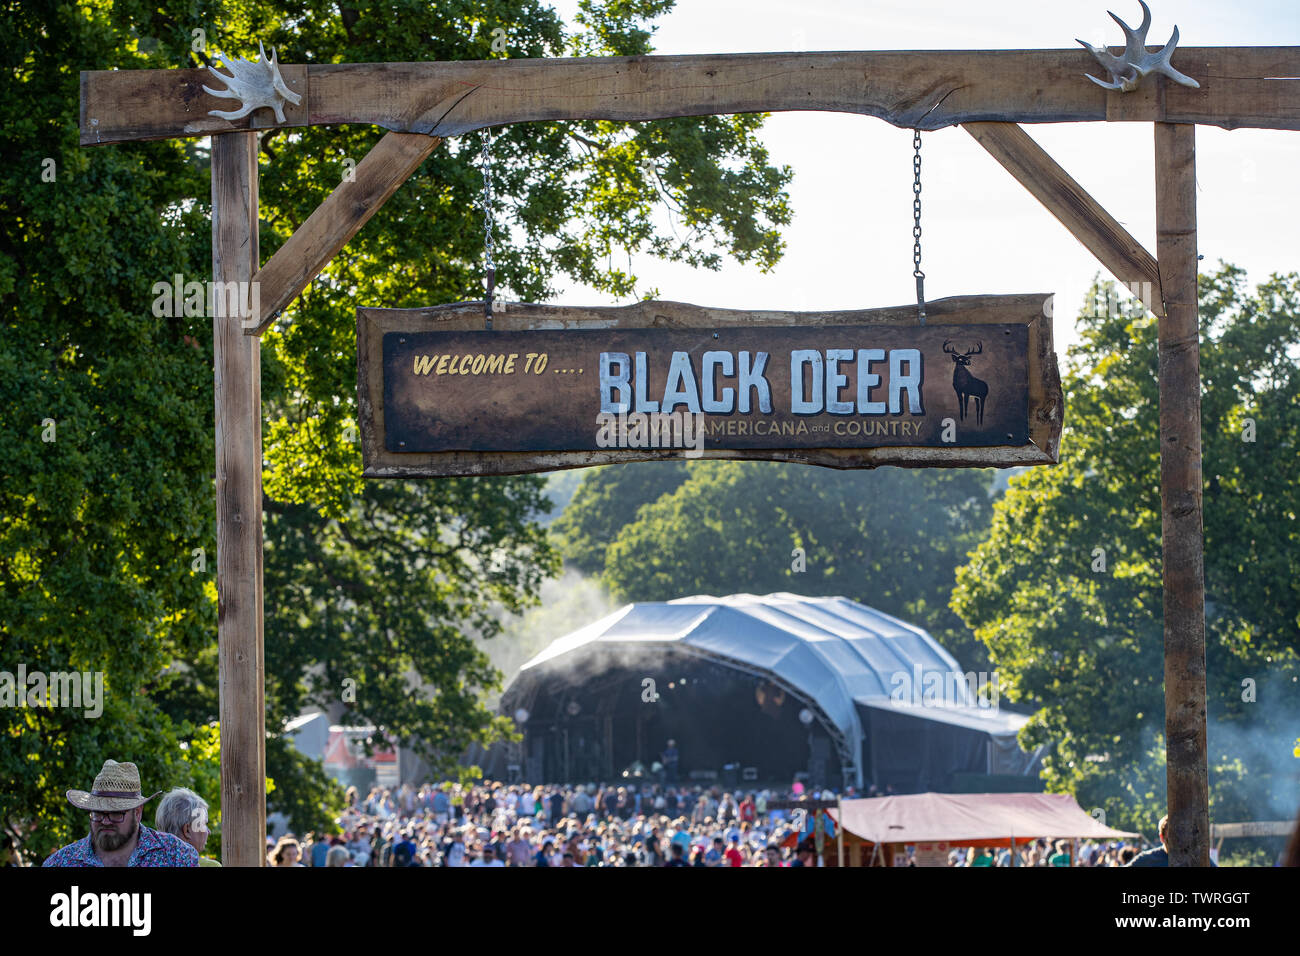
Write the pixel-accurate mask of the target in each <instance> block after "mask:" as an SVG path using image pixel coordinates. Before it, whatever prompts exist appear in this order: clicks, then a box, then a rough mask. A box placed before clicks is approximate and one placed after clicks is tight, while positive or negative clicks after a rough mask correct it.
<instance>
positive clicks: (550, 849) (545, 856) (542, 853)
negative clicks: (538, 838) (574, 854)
mask: <svg viewBox="0 0 1300 956" xmlns="http://www.w3.org/2000/svg"><path fill="white" fill-rule="evenodd" d="M554 854H555V844H554V843H553V842H552V841H551V840H546V841H544V842H543V843H542V848H541V849H540V850H538V851H537V854H536V855H535V856H534V857H533V866H550V865H551V857H552V856H553V855H554Z"/></svg>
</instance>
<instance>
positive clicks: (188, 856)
mask: <svg viewBox="0 0 1300 956" xmlns="http://www.w3.org/2000/svg"><path fill="white" fill-rule="evenodd" d="M139 830H140V841H139V843H138V844H137V846H136V848H135V852H134V853H132V854H131V859H130V860H128V861H127V864H126V865H127V866H198V865H199V851H198V850H196V849H194V847H192V846H190V845H189V844H188V843H186V842H185V841H184V840H182V839H181V838H180V837H178V836H173V835H172V834H170V833H164V832H162V831H161V830H154V829H151V828H149V827H147V826H145V825H144V824H140V826H139ZM42 865H43V866H103V865H104V864H103V863H102V862H101V861H100V859H99V857H97V856H96V855H95V850H94V848H93V847H92V846H91V845H90V836H89V834H88V835H86V836H85V837H83V838H82V839H80V840H78V841H77V842H76V843H69V844H68V845H67V846H65V847H63V848H62V849H60V850H56V851H55V852H54V853H52V854H50V857H49V859H47V860H46V861H45V863H44V864H42Z"/></svg>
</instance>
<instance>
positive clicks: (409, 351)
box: [358, 296, 1060, 477]
mask: <svg viewBox="0 0 1300 956" xmlns="http://www.w3.org/2000/svg"><path fill="white" fill-rule="evenodd" d="M1050 312H1051V307H1050V297H1046V296H985V297H972V298H968V299H951V300H940V301H939V302H934V303H930V304H929V307H928V313H929V320H928V322H927V324H926V325H924V326H921V325H919V324H918V323H917V322H916V319H915V312H914V310H912V311H911V314H910V317H909V318H905V319H902V320H901V321H900V320H899V318H901V316H906V315H908V310H907V309H880V310H868V311H862V312H826V313H790V312H785V313H777V312H770V313H754V312H748V313H747V312H735V311H730V310H718V309H703V308H699V307H696V306H688V305H684V304H681V303H669V302H643V303H638V304H637V305H635V306H628V307H624V308H607V309H575V308H573V307H565V306H536V305H524V306H510V307H509V308H508V309H507V310H506V311H505V312H504V313H499V314H498V315H497V316H496V317H495V320H494V328H493V329H492V330H487V329H484V328H483V319H482V312H481V305H476V304H472V303H471V304H465V305H458V306H445V307H439V308H434V309H420V310H386V309H362V310H360V312H359V316H358V365H359V386H360V388H359V407H360V412H361V415H360V423H361V431H362V442H363V450H364V456H365V463H366V474H367V475H368V476H372V477H377V476H383V475H393V476H400V475H431V476H438V475H462V474H504V473H518V472H524V471H541V470H550V469H555V468H566V467H578V466H581V465H587V464H600V463H605V462H611V461H632V460H645V459H650V458H656V457H683V458H724V457H726V458H760V459H761V458H766V459H772V460H793V461H806V462H808V463H812V464H825V465H831V466H834V467H873V466H875V465H879V464H901V465H914V466H915V465H922V466H923V465H940V466H960V465H970V466H986V465H998V464H1032V463H1048V462H1053V461H1055V460H1056V443H1057V441H1058V439H1059V429H1060V394H1059V382H1058V379H1057V376H1056V366H1055V356H1054V355H1053V354H1052V352H1051V324H1050Z"/></svg>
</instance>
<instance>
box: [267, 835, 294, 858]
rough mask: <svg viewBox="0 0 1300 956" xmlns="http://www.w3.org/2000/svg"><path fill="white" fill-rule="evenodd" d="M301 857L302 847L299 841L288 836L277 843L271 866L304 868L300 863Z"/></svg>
mask: <svg viewBox="0 0 1300 956" xmlns="http://www.w3.org/2000/svg"><path fill="white" fill-rule="evenodd" d="M300 855H301V847H300V846H299V844H298V841H297V840H295V839H294V838H293V837H292V836H290V835H288V834H286V835H285V836H282V837H281V838H280V841H279V842H278V843H276V845H275V849H274V850H272V851H271V860H270V863H271V866H302V864H301V863H300V862H298V857H299V856H300Z"/></svg>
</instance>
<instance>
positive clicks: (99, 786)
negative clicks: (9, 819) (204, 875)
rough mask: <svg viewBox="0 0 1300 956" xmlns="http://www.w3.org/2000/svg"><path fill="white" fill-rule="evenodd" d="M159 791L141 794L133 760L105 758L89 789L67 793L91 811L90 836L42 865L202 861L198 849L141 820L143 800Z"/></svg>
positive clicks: (81, 807)
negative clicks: (118, 760)
mask: <svg viewBox="0 0 1300 956" xmlns="http://www.w3.org/2000/svg"><path fill="white" fill-rule="evenodd" d="M158 792H159V793H161V792H162V791H161V790H160V791H158ZM156 796H158V794H157V793H155V794H153V796H148V797H146V796H144V795H143V794H142V793H141V791H140V771H139V770H138V769H137V768H136V765H135V764H133V763H118V762H117V761H116V760H105V761H104V767H103V769H102V770H100V771H99V775H98V776H97V777H95V784H94V787H93V788H92V789H91V791H90V792H89V793H87V792H86V791H85V790H69V791H68V792H67V797H68V802H69V803H71V804H72V805H73V806H74V807H76V808H77V809H78V810H87V811H89V812H90V835H89V836H87V837H85V838H83V839H81V840H78V841H77V842H76V843H69V844H68V845H67V846H65V847H63V848H62V849H60V850H56V851H55V852H54V853H53V854H51V855H50V858H49V859H47V860H46V861H45V864H44V865H45V866H198V865H199V851H198V850H196V849H194V847H192V846H190V845H189V844H188V843H186V842H185V841H184V840H182V839H181V838H180V837H177V836H173V835H172V834H170V833H163V832H161V831H159V830H152V829H150V828H149V827H147V826H144V825H143V824H141V822H140V820H141V818H142V817H143V816H144V805H145V804H146V803H148V802H149V801H150V800H152V799H153V798H154V797H156Z"/></svg>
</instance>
